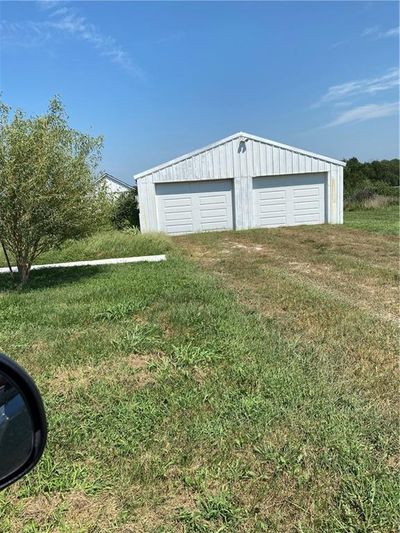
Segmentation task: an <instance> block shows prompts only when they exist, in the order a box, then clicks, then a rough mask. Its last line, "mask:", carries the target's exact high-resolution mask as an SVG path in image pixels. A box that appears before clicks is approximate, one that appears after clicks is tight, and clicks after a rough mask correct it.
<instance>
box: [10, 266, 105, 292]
mask: <svg viewBox="0 0 400 533" xmlns="http://www.w3.org/2000/svg"><path fill="white" fill-rule="evenodd" d="M105 271H106V267H103V266H81V267H68V268H45V269H43V270H33V271H32V272H31V273H30V276H29V280H28V282H27V283H26V285H25V286H23V287H21V285H20V283H19V281H18V274H14V279H13V278H12V277H11V275H10V274H8V273H5V274H0V293H1V292H9V291H24V292H30V291H35V290H42V289H49V288H52V287H62V286H64V285H69V284H72V283H78V282H80V281H82V280H85V279H88V278H92V277H95V276H99V275H101V274H104V273H105Z"/></svg>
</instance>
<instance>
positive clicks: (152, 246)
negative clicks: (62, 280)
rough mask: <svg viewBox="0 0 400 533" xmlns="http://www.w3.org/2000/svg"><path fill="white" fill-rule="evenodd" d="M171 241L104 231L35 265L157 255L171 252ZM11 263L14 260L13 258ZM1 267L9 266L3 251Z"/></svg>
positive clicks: (69, 244) (71, 243)
mask: <svg viewBox="0 0 400 533" xmlns="http://www.w3.org/2000/svg"><path fill="white" fill-rule="evenodd" d="M171 246H172V243H171V240H170V239H168V238H167V237H165V236H164V235H162V234H157V233H154V234H147V235H142V234H138V235H134V234H132V233H130V232H129V231H112V230H110V231H103V232H101V233H97V234H95V235H92V236H90V237H87V238H86V239H81V240H78V241H67V242H66V243H65V244H64V246H63V247H62V248H60V249H58V250H51V251H49V252H46V253H44V254H43V255H41V256H39V257H38V259H37V261H36V263H37V264H46V263H64V262H68V261H84V260H90V259H108V258H114V257H115V258H116V257H131V256H132V257H135V256H140V255H158V254H163V253H165V252H167V251H168V250H170V249H171ZM10 259H11V258H10ZM0 266H6V262H5V258H4V256H3V253H2V250H1V249H0Z"/></svg>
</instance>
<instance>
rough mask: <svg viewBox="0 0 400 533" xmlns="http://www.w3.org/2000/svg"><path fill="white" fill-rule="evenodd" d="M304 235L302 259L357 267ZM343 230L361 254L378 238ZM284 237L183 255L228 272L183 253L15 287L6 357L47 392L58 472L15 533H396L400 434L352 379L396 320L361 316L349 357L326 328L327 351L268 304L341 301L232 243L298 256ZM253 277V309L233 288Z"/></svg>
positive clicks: (212, 243) (187, 244)
mask: <svg viewBox="0 0 400 533" xmlns="http://www.w3.org/2000/svg"><path fill="white" fill-rule="evenodd" d="M328 230H329V228H328V229H326V230H325V229H322V231H328ZM341 230H342V229H339V230H337V229H335V231H339V233H338V235H341V233H340V231H341ZM291 231H292V232H293V231H296V230H293V229H292V230H291ZM299 231H300V233H299V235H298V236H299V239H298V241H297V242H298V246H299V247H300V248H301V247H304V246H305V247H306V251H307V250H309V249H313V250H314V252H313V253H314V255H316V256H318V257H320V256H321V254H322V255H323V257H324V258H325V259H324V260H325V261H327V262H331V263H332V264H334V265H336V267H337V268H339V266H340V264H341V263H340V261H339V259H338V252H337V251H335V250H330V251H329V250H327V249H325V250H322V249H321V246H320V245H319V243H318V242H317V241H313V242H314V244H310V242H308V241H309V240H310V239H311V240H312V239H313V235H316V236H318V235H319V234H320V232H321V229H320V228H315V229H310V230H307V231H308V233H306V234H305V233H302V231H303V230H302V229H299ZM343 232H344V233H343V237H344V238H343V240H342V241H340V242H341V245H343V246H346V243H347V242H349V239H351V238H353V240H354V242H355V243H357V242H358V240H359V239H361V238H362V235H361V233H359V234H358V233H357V236H354V235H355V232H351V233H346V232H345V230H343ZM263 235H265V237H263ZM269 235H271V237H269ZM284 235H285V234H281V237H279V232H277V231H275V232H272V233H271V234H270V233H268V232H248V233H246V232H241V233H238V234H233V233H225V234H215V235H204V236H199V237H193V238H185V239H181V240H178V244H179V245H182V246H183V249H184V250H185V253H187V252H188V251H189V252H190V251H192V252H193V255H194V254H195V252H196V250H197V248H196V246H198V243H200V244H201V250H200V252H201V254H202V255H201V258H202V259H201V261H205V262H207V261H209V265H208V266H207V265H206V268H211V270H212V272H205V271H204V269H203V267H201V266H199V265H198V264H197V262H193V261H191V260H190V259H188V258H187V257H185V256H183V255H181V252H179V249H177V248H176V246H173V247H172V249H171V251H170V254H169V259H168V261H167V262H165V263H158V264H137V265H121V266H115V267H98V268H91V267H87V268H80V269H65V270H53V271H37V272H33V273H32V279H31V281H30V283H29V285H28V286H27V287H26V288H24V289H23V290H16V289H13V288H12V287H11V286H10V280H9V278H8V276H2V277H0V289H1V292H0V302H1V307H0V349H1V350H3V351H4V352H6V353H8V354H9V355H10V356H12V357H13V358H15V359H16V360H17V361H18V362H20V363H21V364H23V365H24V366H25V367H26V368H27V370H28V371H30V372H31V373H32V375H33V376H34V377H35V379H36V380H37V383H38V385H39V387H40V389H41V391H42V393H43V395H44V399H45V403H46V409H47V413H48V417H49V443H48V447H47V450H46V452H45V455H44V458H43V459H42V461H41V462H40V464H39V465H38V467H37V468H36V469H35V470H34V471H33V472H32V473H30V474H29V475H28V476H27V477H26V478H25V479H23V480H21V481H20V482H18V483H17V484H16V485H14V486H12V487H10V489H7V490H6V491H4V492H2V493H1V494H0V530H1V531H2V532H4V533H7V532H20V531H25V532H39V531H40V532H52V531H62V532H77V531H79V532H81V531H82V532H83V531H84V532H86V531H88V532H89V531H96V532H97V531H104V532H105V531H107V532H108V531H138V532H147V531H148V532H150V531H151V532H153V531H154V532H160V533H161V532H172V531H174V532H175V531H179V532H222V531H224V532H232V533H234V532H235V533H236V532H249V531H251V532H253V531H254V532H257V531H282V532H287V531H299V532H302V531H304V532H305V531H321V532H338V531H343V532H346V533H347V532H358V531H364V532H367V531H379V532H385V531H387V532H389V531H394V530H395V527H396V524H397V523H398V516H396V513H397V511H398V509H397V508H396V500H397V493H398V486H397V478H396V474H395V469H394V457H395V456H396V445H397V420H396V418H395V417H394V416H392V415H390V414H388V412H387V408H386V407H385V406H384V407H383V406H382V404H381V402H380V400H379V401H376V399H375V398H374V397H372V398H371V397H370V395H369V394H368V393H367V392H366V391H365V390H364V389H363V387H362V386H360V385H357V386H355V383H356V382H357V381H356V378H353V377H352V376H350V375H349V374H346V372H345V371H344V370H343V368H342V366H341V364H340V362H342V361H343V354H342V350H343V346H347V347H348V348H349V349H350V350H351V349H355V348H354V347H355V344H354V342H355V341H353V338H352V335H353V337H354V339H356V341H357V342H358V337H357V336H356V335H357V333H356V332H357V331H358V330H359V328H362V327H365V328H366V329H365V331H364V332H361V333H364V335H363V337H364V343H367V342H369V336H368V335H369V334H370V330H371V329H372V330H373V331H374V332H376V331H378V332H380V331H382V330H381V329H379V328H380V327H381V320H380V319H379V318H376V317H374V318H371V316H370V315H369V314H368V312H366V311H363V309H362V308H360V309H359V311H358V313H359V315H360V320H359V321H358V322H357V323H356V324H355V325H354V329H346V330H343V332H342V333H343V336H344V337H343V338H340V343H339V344H337V343H336V344H335V342H334V341H333V340H332V339H330V337H329V334H328V331H327V326H326V324H325V325H323V321H322V325H321V326H320V325H319V323H318V322H317V323H316V324H317V326H318V332H315V337H316V338H318V337H319V339H320V340H321V341H323V342H322V344H323V349H322V350H321V349H318V342H316V343H314V342H312V341H310V342H304V338H303V337H302V335H300V334H299V330H298V331H292V330H291V329H290V328H286V327H282V324H284V315H282V316H281V315H280V313H276V314H274V315H266V313H265V312H264V309H263V308H262V306H259V305H258V303H257V301H256V299H255V296H254V295H253V293H252V292H251V290H250V289H251V287H253V289H254V293H257V294H258V298H264V297H265V298H266V297H267V295H264V294H263V292H262V290H261V289H262V287H263V286H265V288H266V289H267V286H269V285H270V287H271V292H270V294H269V296H268V298H269V300H268V301H267V302H266V303H267V304H268V306H269V308H270V309H271V308H274V307H275V306H276V305H277V302H278V301H279V302H281V300H282V299H283V298H284V297H285V298H287V301H286V300H285V301H284V302H283V301H282V305H284V306H285V307H286V308H287V311H286V312H289V313H291V309H290V308H288V307H287V306H288V305H289V302H290V301H291V300H294V299H296V298H298V299H300V300H301V301H302V302H303V311H302V313H306V314H307V313H309V315H307V316H308V317H310V316H312V313H314V312H315V303H316V302H320V301H321V299H325V304H326V307H327V308H328V309H329V310H331V307H330V306H332V305H334V303H332V302H336V300H335V299H334V298H333V299H332V300H331V299H330V296H329V293H327V292H324V291H319V292H318V290H317V289H316V288H314V292H311V293H310V290H309V288H308V287H306V289H305V288H304V284H303V285H301V284H293V283H292V284H291V285H290V287H289V286H286V285H285V284H284V283H283V281H282V280H283V279H286V278H284V277H280V278H277V277H276V275H277V274H276V271H275V270H274V269H273V268H269V263H268V260H267V259H266V258H265V257H264V259H260V257H258V256H257V254H255V253H254V254H253V252H252V251H251V250H250V252H249V250H247V249H243V248H242V249H240V248H237V249H235V250H236V251H235V253H234V254H232V257H231V258H230V256H229V254H225V256H224V257H225V259H224V258H223V255H222V249H223V248H222V244H221V243H223V242H224V243H227V242H228V243H229V242H235V239H239V240H237V241H236V242H238V243H247V244H246V245H248V244H249V242H254V239H256V240H257V239H258V240H261V241H262V239H264V241H262V242H264V244H265V242H267V243H270V245H271V246H272V244H273V242H274V240H275V242H276V243H277V246H278V249H279V245H278V243H279V240H280V239H281V241H280V242H281V244H282V247H283V248H286V247H287V243H290V242H292V243H295V242H296V241H295V240H294V239H293V238H292V237H291V236H290V235H289V234H288V235H287V237H286V238H287V241H286V240H285V238H284ZM351 235H353V237H351ZM115 238H118V236H116V237H115ZM122 238H125V237H122ZM367 238H368V235H367ZM271 239H272V240H271ZM307 239H308V241H307ZM324 239H325V240H326V241H327V243H328V244H327V246H328V248H329V235H325V237H324ZM303 241H305V244H304V243H303ZM334 241H335V243H337V242H338V240H335V239H334ZM302 243H303V244H302ZM317 244H318V246H317ZM114 246H116V244H115V243H114ZM293 246H294V244H293ZM374 246H376V244H374ZM307 247H308V248H307ZM301 249H302V248H301ZM328 252H329V253H328ZM103 253H105V254H106V255H108V250H104V251H103ZM304 253H305V252H304ZM348 253H350V252H348ZM235 254H237V255H235ZM252 254H253V255H252ZM307 254H308V252H307ZM326 255H329V257H328V258H327V257H326ZM307 256H309V254H308V255H307ZM367 256H368V258H369V259H368V260H370V259H371V258H370V254H369V253H368V254H367ZM199 257H200V255H199ZM252 257H253V258H254V262H253V260H252V259H251V258H252ZM274 257H275V259H274V260H276V261H277V264H278V266H279V264H280V265H281V273H282V272H283V270H284V268H285V266H286V265H287V261H286V260H282V261H281V263H279V261H280V259H279V257H276V256H275V255H274ZM377 257H380V256H379V255H377ZM229 258H230V259H229ZM246 258H247V259H246ZM211 259H213V260H215V261H216V263H212V261H211ZM377 260H378V259H377ZM384 260H386V258H385V259H384ZM357 261H361V259H360V256H357V254H355V255H353V262H357ZM211 264H212V265H213V266H212V267H210V265H211ZM263 264H265V265H266V266H267V278H264V281H263V283H261V282H260V280H259V279H258V278H257V276H260V275H261V274H260V272H261V269H262V265H263ZM357 264H358V263H357ZM235 265H236V266H235ZM337 265H339V266H337ZM239 266H240V269H241V286H242V287H245V288H246V290H247V289H248V296H247V300H246V301H243V298H242V293H241V291H240V290H237V289H236V286H235V284H234V283H233V284H231V283H228V282H226V279H232V277H233V276H234V275H235V272H236V270H238V267H239ZM278 266H277V267H276V268H278ZM364 266H365V265H364ZM381 266H382V265H381ZM336 267H335V268H336ZM389 267H390V265H389V266H387V267H385V268H389ZM360 268H361V267H360ZM368 268H372V267H369V266H368V264H367V265H366V266H365V268H364V275H365V270H366V269H368ZM235 269H236V270H235ZM214 270H215V271H216V272H218V276H216V275H215V273H214ZM356 272H358V271H356ZM225 275H226V276H227V278H225ZM238 275H239V273H238ZM377 276H378V278H379V280H380V279H381V277H384V276H385V274H384V273H381V271H379V275H378V274H377ZM379 276H380V277H379ZM386 276H387V274H386ZM372 277H373V276H372ZM378 278H377V279H378ZM260 279H261V278H260ZM373 279H375V278H374V277H373ZM385 279H386V278H385ZM260 283H261V284H260ZM376 283H380V282H379V281H377V282H376ZM304 291H305V292H304ZM307 302H308V307H307ZM335 305H336V304H335ZM340 305H341V307H340V306H339V307H335V309H341V311H342V313H344V315H341V317H342V318H343V317H344V316H345V314H346V313H350V315H348V316H351V317H354V316H355V315H354V314H351V313H352V312H353V307H352V306H351V305H350V304H348V303H342V304H340ZM320 309H322V307H320ZM310 313H311V315H310ZM293 316H294V320H295V316H296V315H293ZM315 316H316V315H315ZM332 316H333V314H332ZM311 321H312V319H311ZM309 322H310V320H305V323H306V324H309ZM325 322H326V321H325ZM342 325H343V324H342ZM302 327H303V328H306V325H304V326H303V325H302V323H298V328H302ZM385 327H386V326H385ZM388 328H389V329H387V330H384V331H385V335H386V336H385V339H383V338H382V339H381V340H382V341H384V343H385V344H388V343H389V342H394V343H395V340H394V341H392V340H390V339H392V335H393V334H392V330H391V327H390V326H388ZM285 330H286V331H285ZM304 331H306V330H305V329H304ZM359 333H360V332H359ZM338 335H339V336H340V331H339V330H338ZM349 354H350V352H349ZM349 364H350V365H351V364H353V361H352V360H351V361H350V363H349ZM377 364H379V362H374V363H373V364H372V366H371V367H370V368H369V370H370V372H369V373H371V372H372V374H374V372H375V374H377V375H378V374H380V373H381V372H382V371H383V370H384V369H382V368H377V367H376V365H377ZM374 368H375V370H373V369H374ZM371 369H372V370H371ZM350 374H351V373H350ZM370 379H372V377H370ZM372 390H373V389H372ZM392 401H393V398H392Z"/></svg>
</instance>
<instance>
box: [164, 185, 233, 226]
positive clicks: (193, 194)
mask: <svg viewBox="0 0 400 533" xmlns="http://www.w3.org/2000/svg"><path fill="white" fill-rule="evenodd" d="M156 197H157V210H158V226H159V230H160V231H164V232H165V233H169V234H171V235H179V234H182V233H197V232H201V231H216V230H225V229H233V216H232V181H231V180H213V181H211V180H210V181H192V182H190V181H189V182H188V181H186V182H184V183H159V184H157V185H156Z"/></svg>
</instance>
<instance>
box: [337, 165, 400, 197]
mask: <svg viewBox="0 0 400 533" xmlns="http://www.w3.org/2000/svg"><path fill="white" fill-rule="evenodd" d="M399 174H400V160H399V159H390V160H387V159H383V160H381V161H371V162H366V163H362V162H361V161H359V160H358V159H357V158H356V157H352V158H351V159H348V160H347V161H346V166H345V168H344V176H343V177H344V195H345V198H346V199H347V200H351V199H353V200H354V201H356V200H357V198H358V197H360V199H363V198H362V197H365V198H367V197H371V196H373V195H377V194H380V195H383V196H394V195H397V190H396V187H398V186H399Z"/></svg>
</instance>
